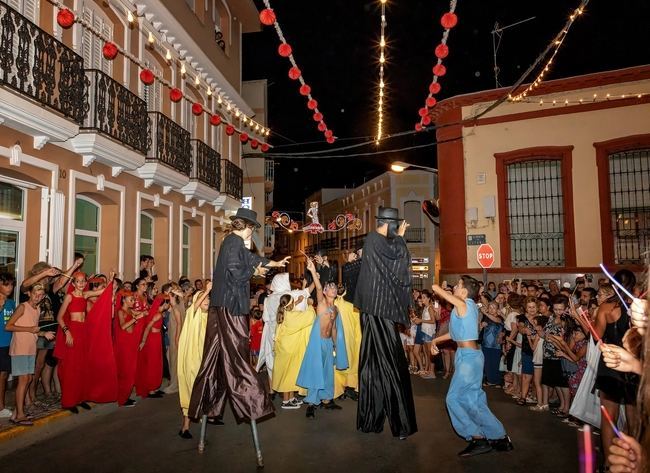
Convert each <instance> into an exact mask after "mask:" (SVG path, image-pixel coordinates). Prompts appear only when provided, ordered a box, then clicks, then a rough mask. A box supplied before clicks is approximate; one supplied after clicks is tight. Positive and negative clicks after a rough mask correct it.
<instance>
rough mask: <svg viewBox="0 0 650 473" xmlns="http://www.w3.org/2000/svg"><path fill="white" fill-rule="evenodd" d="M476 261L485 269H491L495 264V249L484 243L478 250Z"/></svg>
mask: <svg viewBox="0 0 650 473" xmlns="http://www.w3.org/2000/svg"><path fill="white" fill-rule="evenodd" d="M476 260H477V261H478V264H479V266H480V267H481V268H483V269H488V268H491V267H492V265H493V264H494V249H492V246H491V245H490V244H489V243H483V244H482V245H481V246H479V247H478V249H477V250H476Z"/></svg>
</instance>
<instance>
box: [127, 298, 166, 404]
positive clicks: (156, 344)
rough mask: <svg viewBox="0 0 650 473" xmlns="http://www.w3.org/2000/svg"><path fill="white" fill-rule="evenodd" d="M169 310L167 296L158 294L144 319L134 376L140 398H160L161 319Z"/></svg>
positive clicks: (161, 364) (161, 368)
mask: <svg viewBox="0 0 650 473" xmlns="http://www.w3.org/2000/svg"><path fill="white" fill-rule="evenodd" d="M166 310H169V296H168V295H166V294H158V295H157V296H156V298H155V299H154V301H153V304H152V305H151V309H149V314H148V315H147V318H146V319H145V324H146V325H145V329H144V332H143V334H142V340H141V342H140V347H139V348H140V351H139V352H138V367H137V370H136V375H135V392H136V393H137V395H138V396H140V397H152V398H160V397H162V396H163V393H162V392H161V391H159V390H158V388H159V387H160V384H161V383H162V373H163V359H162V357H163V353H162V333H161V330H162V318H163V313H164V312H165V311H166Z"/></svg>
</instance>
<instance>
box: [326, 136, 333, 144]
mask: <svg viewBox="0 0 650 473" xmlns="http://www.w3.org/2000/svg"><path fill="white" fill-rule="evenodd" d="M327 142H328V143H329V144H332V143H334V137H333V136H330V137H328V138H327Z"/></svg>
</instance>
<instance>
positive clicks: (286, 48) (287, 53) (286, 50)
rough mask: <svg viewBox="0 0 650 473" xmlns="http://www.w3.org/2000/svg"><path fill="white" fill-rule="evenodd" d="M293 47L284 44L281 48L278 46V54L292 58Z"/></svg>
mask: <svg viewBox="0 0 650 473" xmlns="http://www.w3.org/2000/svg"><path fill="white" fill-rule="evenodd" d="M291 52H292V49H291V45H289V43H282V44H280V46H278V54H279V55H280V56H282V57H289V56H291Z"/></svg>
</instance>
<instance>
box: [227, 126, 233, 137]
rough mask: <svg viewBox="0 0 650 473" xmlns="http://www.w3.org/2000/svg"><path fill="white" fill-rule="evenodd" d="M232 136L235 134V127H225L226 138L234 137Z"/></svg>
mask: <svg viewBox="0 0 650 473" xmlns="http://www.w3.org/2000/svg"><path fill="white" fill-rule="evenodd" d="M234 134H235V127H234V126H232V125H228V126H227V127H226V135H228V136H232V135H234Z"/></svg>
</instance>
